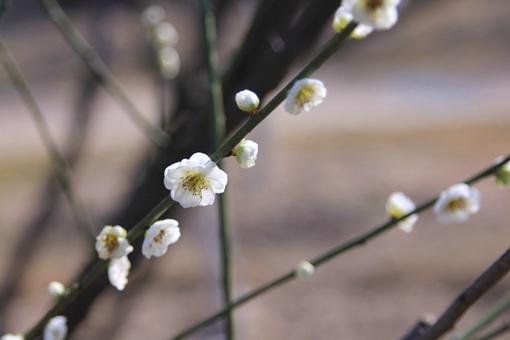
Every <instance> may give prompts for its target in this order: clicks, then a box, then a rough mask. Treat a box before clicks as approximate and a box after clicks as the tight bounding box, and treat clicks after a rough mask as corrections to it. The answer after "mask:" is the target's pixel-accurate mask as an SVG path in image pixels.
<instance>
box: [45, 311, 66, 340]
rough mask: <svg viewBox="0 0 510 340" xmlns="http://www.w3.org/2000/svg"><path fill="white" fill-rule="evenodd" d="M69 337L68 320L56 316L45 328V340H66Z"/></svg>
mask: <svg viewBox="0 0 510 340" xmlns="http://www.w3.org/2000/svg"><path fill="white" fill-rule="evenodd" d="M66 335H67V318H66V317H65V316H61V315H59V316H55V317H53V318H51V319H50V321H48V323H47V324H46V327H45V328H44V337H43V340H64V339H65V337H66Z"/></svg>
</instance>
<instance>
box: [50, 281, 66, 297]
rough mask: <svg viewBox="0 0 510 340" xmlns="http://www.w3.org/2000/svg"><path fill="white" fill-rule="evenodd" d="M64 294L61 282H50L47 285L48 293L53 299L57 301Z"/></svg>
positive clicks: (64, 289) (64, 288)
mask: <svg viewBox="0 0 510 340" xmlns="http://www.w3.org/2000/svg"><path fill="white" fill-rule="evenodd" d="M65 292H66V286H64V285H63V284H62V283H61V282H58V281H51V282H50V283H49V284H48V293H49V294H50V295H51V296H52V297H53V298H55V299H58V298H59V297H61V296H62V295H64V294H65Z"/></svg>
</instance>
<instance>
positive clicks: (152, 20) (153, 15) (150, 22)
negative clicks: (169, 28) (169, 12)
mask: <svg viewBox="0 0 510 340" xmlns="http://www.w3.org/2000/svg"><path fill="white" fill-rule="evenodd" d="M165 16H166V13H165V9H164V8H163V7H161V6H157V5H152V6H149V7H147V8H146V9H145V10H144V11H143V13H142V24H143V25H145V26H146V27H149V28H150V27H152V26H156V25H157V24H159V23H160V22H162V21H163V20H164V19H165Z"/></svg>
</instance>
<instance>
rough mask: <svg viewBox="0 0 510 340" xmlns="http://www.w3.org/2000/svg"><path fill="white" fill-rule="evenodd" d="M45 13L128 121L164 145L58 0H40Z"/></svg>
mask: <svg viewBox="0 0 510 340" xmlns="http://www.w3.org/2000/svg"><path fill="white" fill-rule="evenodd" d="M41 2H42V3H43V5H44V7H45V9H46V11H47V12H48V14H49V16H50V17H51V19H52V21H53V22H54V23H55V25H56V26H57V28H58V29H59V30H60V32H61V33H62V35H63V36H64V38H65V39H66V40H67V42H68V43H69V45H70V46H71V47H72V49H73V50H74V51H75V52H76V54H78V56H79V57H80V58H81V60H82V61H83V62H84V63H85V65H86V66H87V67H88V69H89V71H90V72H91V73H92V74H93V75H94V77H95V78H96V80H97V81H98V82H99V83H100V84H101V85H102V86H103V87H104V88H105V89H106V91H107V92H109V93H110V95H111V96H112V97H113V98H114V99H115V100H117V102H118V103H119V104H120V105H121V106H122V107H123V109H124V111H125V112H126V113H127V114H128V116H129V117H130V118H131V120H132V121H133V122H134V123H135V124H136V125H137V126H138V127H139V128H140V129H141V130H142V131H143V132H144V133H145V134H146V136H147V137H148V138H149V139H150V140H151V141H152V142H153V143H154V144H156V145H157V146H164V145H165V144H166V143H167V142H168V140H169V136H168V134H167V133H166V132H165V131H163V130H161V129H160V128H159V127H157V126H156V125H153V124H152V123H150V122H149V121H147V120H146V118H145V117H144V116H143V114H142V113H141V112H140V111H139V110H138V108H137V107H136V106H135V104H134V103H133V102H132V101H131V99H130V98H129V96H128V95H127V94H126V93H125V92H124V91H123V90H122V88H121V86H120V85H119V83H118V82H117V81H116V80H115V78H114V77H113V74H112V73H111V72H110V70H109V69H108V67H107V66H106V64H105V63H104V61H103V60H102V59H101V58H100V57H99V55H98V54H97V53H96V52H95V51H94V49H93V48H92V47H91V46H90V45H89V44H88V42H87V41H86V40H85V39H84V38H83V37H82V36H81V35H80V34H79V33H78V31H77V30H76V29H75V28H74V26H73V24H72V22H71V20H69V18H68V17H67V15H66V13H65V12H64V10H63V9H62V7H61V6H60V5H59V4H58V2H57V0H41Z"/></svg>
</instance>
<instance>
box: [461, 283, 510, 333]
mask: <svg viewBox="0 0 510 340" xmlns="http://www.w3.org/2000/svg"><path fill="white" fill-rule="evenodd" d="M508 309H510V293H507V294H506V295H505V296H503V298H502V299H501V300H500V301H499V302H498V303H497V304H496V305H495V306H494V307H493V308H492V309H491V310H489V311H488V312H487V314H485V315H484V316H483V317H482V318H481V319H480V320H479V321H478V322H477V323H476V324H475V325H473V326H472V327H471V328H469V329H468V330H467V331H466V332H465V333H462V334H459V335H456V336H454V337H453V339H455V340H471V339H474V336H475V335H476V334H478V333H480V332H481V331H482V330H484V329H485V328H487V327H488V326H489V325H490V324H491V323H492V322H493V321H494V320H496V319H497V318H498V317H500V316H501V315H502V314H503V313H505V312H506V311H508Z"/></svg>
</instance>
